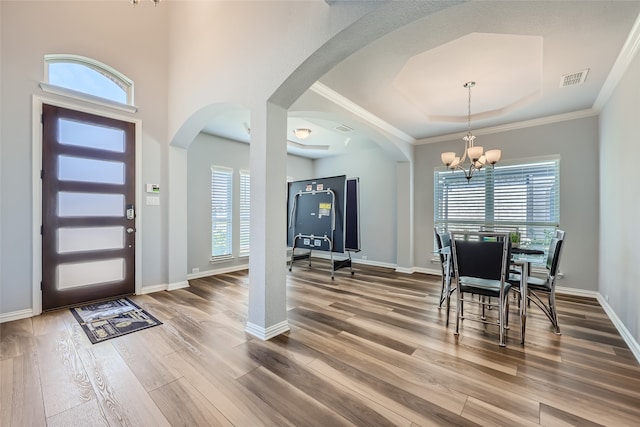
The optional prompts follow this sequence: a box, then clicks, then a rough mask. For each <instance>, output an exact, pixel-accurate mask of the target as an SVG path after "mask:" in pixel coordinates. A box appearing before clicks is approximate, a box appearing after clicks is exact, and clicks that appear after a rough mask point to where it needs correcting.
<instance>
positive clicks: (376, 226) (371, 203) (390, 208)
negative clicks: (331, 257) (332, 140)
mask: <svg viewBox="0 0 640 427" xmlns="http://www.w3.org/2000/svg"><path fill="white" fill-rule="evenodd" d="M315 173H316V176H315V177H314V178H322V177H328V176H336V175H347V178H355V177H358V178H360V232H361V234H360V236H361V238H360V246H361V249H362V251H361V252H359V253H355V254H353V258H354V259H364V257H366V259H367V261H369V262H371V263H376V264H381V265H390V266H395V264H396V252H397V251H396V235H397V230H396V181H397V175H396V162H395V161H392V160H389V158H388V157H387V156H386V155H385V152H384V151H383V150H381V149H378V148H374V149H369V150H366V151H362V152H360V153H357V154H348V155H344V156H337V157H331V158H327V159H318V160H316V162H315Z"/></svg>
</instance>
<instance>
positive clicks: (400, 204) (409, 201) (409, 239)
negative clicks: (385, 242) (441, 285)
mask: <svg viewBox="0 0 640 427" xmlns="http://www.w3.org/2000/svg"><path fill="white" fill-rule="evenodd" d="M396 165H397V166H396V173H397V175H396V178H397V179H396V183H397V184H396V186H397V191H396V216H397V219H398V220H397V229H396V231H397V239H398V240H397V246H396V247H397V256H396V266H397V267H396V270H397V271H399V272H401V273H413V271H414V265H413V172H412V166H411V162H398V163H397V164H396Z"/></svg>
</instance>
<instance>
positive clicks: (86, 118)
mask: <svg viewBox="0 0 640 427" xmlns="http://www.w3.org/2000/svg"><path fill="white" fill-rule="evenodd" d="M42 108H43V118H42V123H43V138H42V222H43V224H42V225H43V227H42V279H43V280H42V308H43V310H52V309H55V308H59V307H65V306H71V305H77V304H80V303H84V302H88V301H94V300H100V299H105V298H110V297H116V296H121V295H128V294H132V293H134V292H135V219H134V217H135V210H134V209H135V207H134V201H135V125H134V124H133V123H129V122H123V121H120V120H115V119H111V118H106V117H100V116H96V115H93V114H87V113H82V112H78V111H73V110H69V109H65V108H61V107H55V106H52V105H43V107H42Z"/></svg>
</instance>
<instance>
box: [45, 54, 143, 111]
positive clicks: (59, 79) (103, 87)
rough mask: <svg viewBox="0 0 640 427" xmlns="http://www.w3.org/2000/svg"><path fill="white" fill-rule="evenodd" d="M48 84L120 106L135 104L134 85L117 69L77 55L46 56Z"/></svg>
mask: <svg viewBox="0 0 640 427" xmlns="http://www.w3.org/2000/svg"><path fill="white" fill-rule="evenodd" d="M45 65H46V77H47V83H48V84H49V85H52V86H56V87H60V88H64V89H70V90H73V91H76V92H81V93H84V94H87V95H91V96H94V97H98V98H102V99H105V100H108V101H112V102H116V103H118V104H124V105H133V82H132V81H131V80H130V79H128V78H127V77H126V76H124V75H123V74H121V73H120V72H118V71H116V70H115V69H113V68H111V67H109V66H107V65H105V64H102V63H100V62H98V61H96V60H93V59H91V58H85V57H81V56H76V55H61V54H51V55H45Z"/></svg>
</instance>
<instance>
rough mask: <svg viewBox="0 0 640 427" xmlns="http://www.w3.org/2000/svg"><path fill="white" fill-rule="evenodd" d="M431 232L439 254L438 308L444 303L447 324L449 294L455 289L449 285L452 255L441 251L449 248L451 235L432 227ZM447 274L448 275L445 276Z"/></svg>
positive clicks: (452, 274) (451, 273)
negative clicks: (440, 284)
mask: <svg viewBox="0 0 640 427" xmlns="http://www.w3.org/2000/svg"><path fill="white" fill-rule="evenodd" d="M433 233H434V235H435V239H436V245H437V247H438V255H440V267H441V269H442V289H441V290H440V302H439V303H438V308H441V307H442V304H443V303H446V304H445V307H446V310H447V321H446V325H447V326H449V311H450V307H451V294H452V293H453V292H454V291H455V287H451V280H452V279H453V278H454V277H455V272H454V270H453V256H452V254H451V253H450V254H449V255H448V256H447V255H446V254H444V253H443V252H442V250H443V249H445V248H449V250H451V236H450V234H449V232H446V231H445V232H441V233H439V232H438V229H437V228H435V227H434V228H433ZM447 275H448V277H447Z"/></svg>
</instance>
